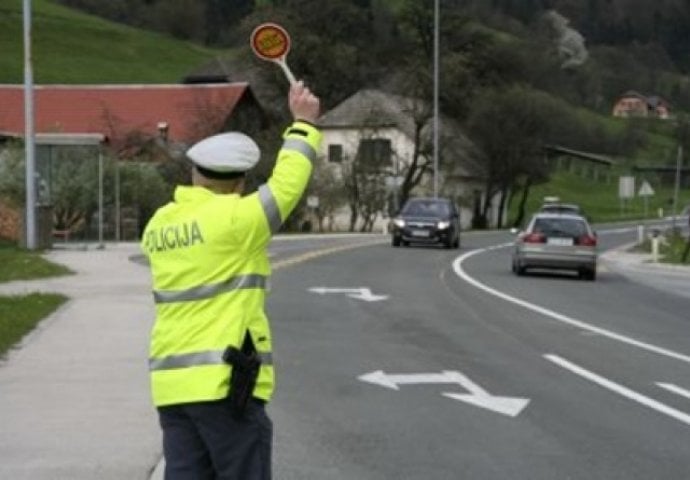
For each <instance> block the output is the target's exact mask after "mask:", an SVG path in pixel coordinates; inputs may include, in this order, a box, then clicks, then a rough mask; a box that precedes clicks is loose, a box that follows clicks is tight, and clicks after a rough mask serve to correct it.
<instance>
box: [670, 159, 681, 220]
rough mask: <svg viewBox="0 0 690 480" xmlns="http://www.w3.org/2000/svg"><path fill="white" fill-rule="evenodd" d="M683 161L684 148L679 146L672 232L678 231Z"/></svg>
mask: <svg viewBox="0 0 690 480" xmlns="http://www.w3.org/2000/svg"><path fill="white" fill-rule="evenodd" d="M682 161H683V146H682V145H678V155H677V156H676V182H675V185H674V187H673V217H672V218H673V220H672V222H673V223H672V224H671V225H672V227H671V229H672V231H673V232H675V231H676V214H677V213H678V192H679V190H680V166H681V163H682Z"/></svg>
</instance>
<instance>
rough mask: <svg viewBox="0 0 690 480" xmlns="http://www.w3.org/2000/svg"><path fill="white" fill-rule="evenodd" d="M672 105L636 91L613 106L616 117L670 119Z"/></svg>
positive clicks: (629, 92)
mask: <svg viewBox="0 0 690 480" xmlns="http://www.w3.org/2000/svg"><path fill="white" fill-rule="evenodd" d="M670 111H671V105H670V104H669V103H668V102H667V101H666V100H664V99H663V98H661V97H659V96H656V95H652V96H645V95H642V94H641V93H639V92H636V91H634V90H630V91H627V92H625V93H624V94H623V95H621V96H620V97H618V98H617V99H616V102H615V104H614V106H613V112H612V114H613V116H614V117H650V118H660V119H664V120H665V119H668V118H669V116H670Z"/></svg>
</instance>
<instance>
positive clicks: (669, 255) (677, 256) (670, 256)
mask: <svg viewBox="0 0 690 480" xmlns="http://www.w3.org/2000/svg"><path fill="white" fill-rule="evenodd" d="M686 248H688V239H687V238H686V237H684V236H683V235H679V234H677V233H676V234H674V233H672V232H667V233H666V235H665V236H664V240H663V241H661V242H659V261H660V262H661V263H672V264H676V265H688V266H690V254H688V256H687V258H686V259H685V262H683V254H684V253H685V249H686ZM632 250H633V251H636V252H645V253H651V252H652V241H651V240H650V239H645V240H644V241H643V242H642V243H641V244H638V245H635V247H633V249H632Z"/></svg>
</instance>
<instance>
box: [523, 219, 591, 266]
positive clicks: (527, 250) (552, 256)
mask: <svg viewBox="0 0 690 480" xmlns="http://www.w3.org/2000/svg"><path fill="white" fill-rule="evenodd" d="M529 269H557V270H574V271H576V272H577V273H578V274H579V275H580V277H581V278H584V279H587V280H595V279H596V277H597V235H596V233H595V232H594V230H592V227H591V226H590V225H589V222H587V219H586V218H584V217H582V216H580V215H573V214H560V213H537V214H535V215H534V216H533V217H532V218H531V220H530V222H529V224H528V225H527V228H525V229H524V230H523V231H521V232H518V235H517V238H516V239H515V250H514V251H513V258H512V270H513V272H514V273H515V274H517V275H524V274H525V272H526V271H527V270H529Z"/></svg>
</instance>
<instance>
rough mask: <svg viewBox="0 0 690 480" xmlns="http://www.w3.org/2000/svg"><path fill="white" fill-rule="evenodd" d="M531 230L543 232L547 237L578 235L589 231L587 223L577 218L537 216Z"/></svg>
mask: <svg viewBox="0 0 690 480" xmlns="http://www.w3.org/2000/svg"><path fill="white" fill-rule="evenodd" d="M532 231H533V232H534V233H543V234H544V235H546V236H547V237H548V236H561V237H580V236H582V235H587V234H588V233H589V232H588V230H587V224H586V223H585V222H584V221H582V220H579V219H577V218H537V219H536V220H535V221H534V226H533V227H532Z"/></svg>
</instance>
